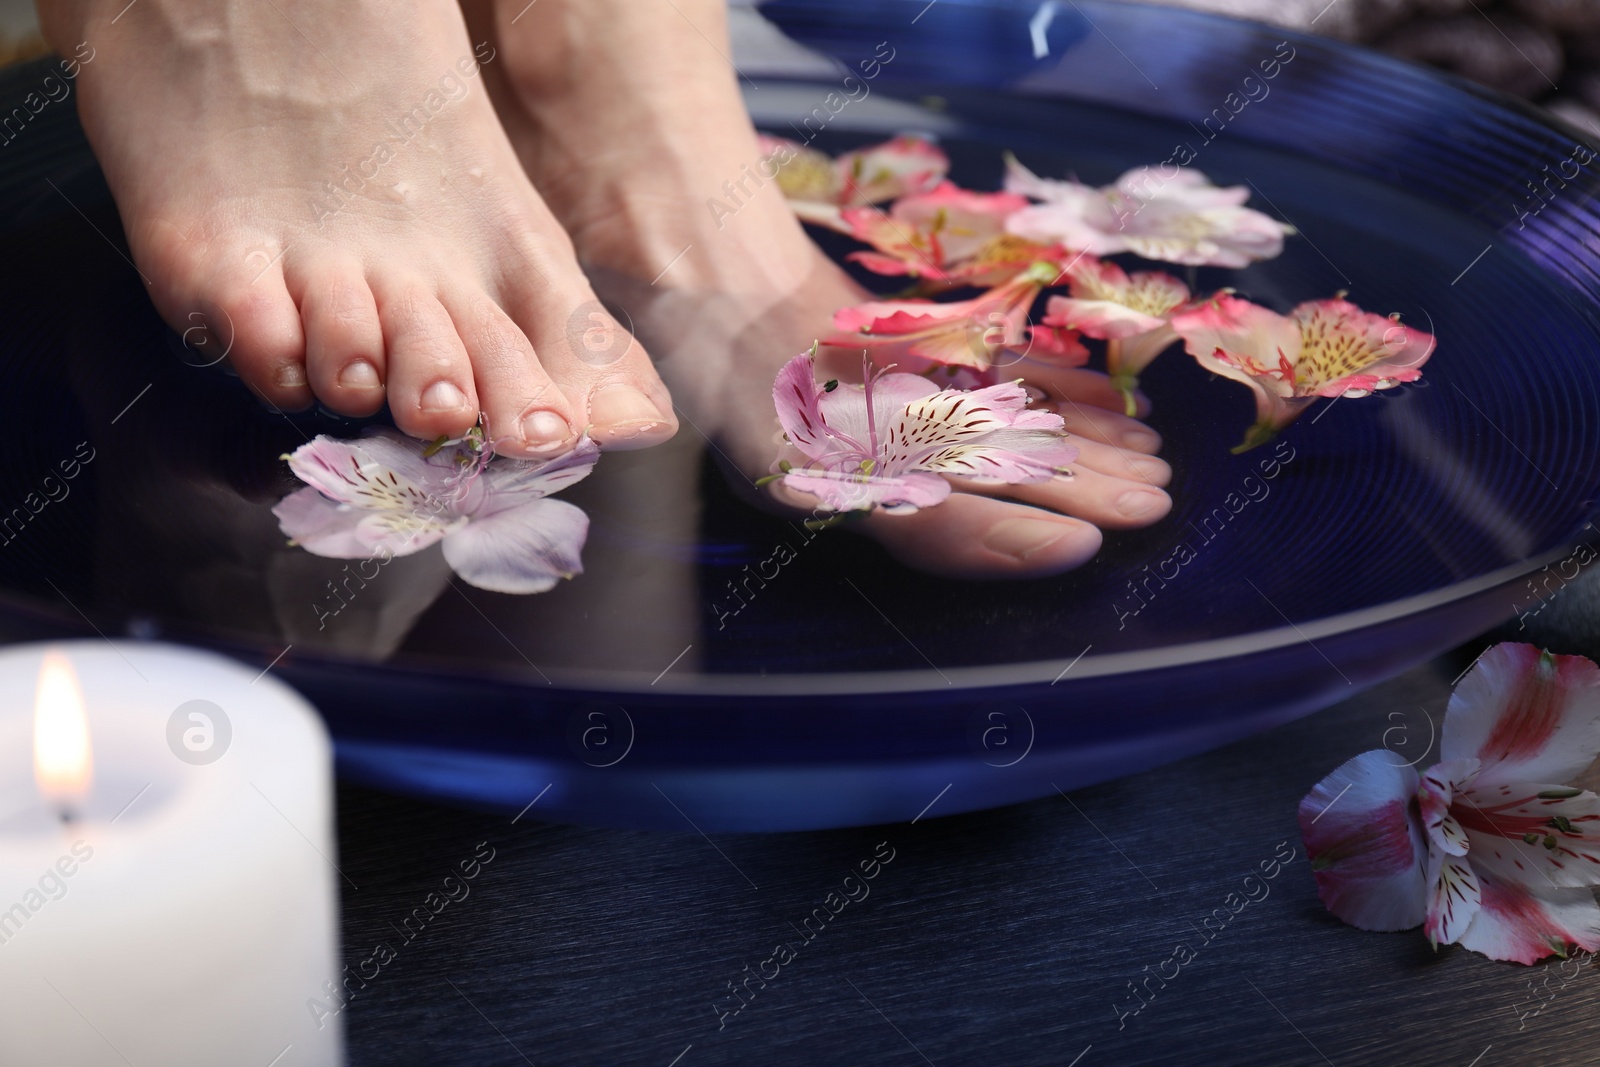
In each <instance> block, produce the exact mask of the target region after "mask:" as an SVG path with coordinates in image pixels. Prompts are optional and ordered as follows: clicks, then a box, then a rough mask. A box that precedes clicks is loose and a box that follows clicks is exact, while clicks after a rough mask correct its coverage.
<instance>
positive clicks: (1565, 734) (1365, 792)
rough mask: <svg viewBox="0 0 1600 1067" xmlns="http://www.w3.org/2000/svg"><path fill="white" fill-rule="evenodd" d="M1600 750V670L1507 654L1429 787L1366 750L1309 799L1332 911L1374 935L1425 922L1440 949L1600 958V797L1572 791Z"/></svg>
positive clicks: (1481, 684)
mask: <svg viewBox="0 0 1600 1067" xmlns="http://www.w3.org/2000/svg"><path fill="white" fill-rule="evenodd" d="M1596 752H1600V668H1596V667H1595V665H1594V664H1593V663H1592V662H1590V661H1589V660H1587V659H1585V658H1583V657H1582V656H1552V655H1551V654H1550V653H1548V652H1540V651H1539V650H1538V649H1537V648H1534V647H1533V646H1532V645H1524V644H1501V645H1496V646H1494V647H1493V648H1491V649H1489V650H1488V651H1487V652H1485V653H1484V654H1483V656H1482V657H1480V658H1479V660H1478V662H1477V664H1476V665H1475V666H1474V667H1473V668H1472V670H1471V671H1469V672H1468V674H1467V676H1466V678H1465V679H1463V680H1462V682H1461V684H1460V685H1459V686H1458V687H1457V688H1456V691H1455V692H1454V693H1453V694H1451V697H1450V706H1449V708H1448V710H1447V711H1446V712H1445V718H1444V726H1443V728H1442V729H1441V731H1440V735H1439V755H1440V756H1441V757H1443V759H1442V762H1440V763H1438V764H1436V765H1435V766H1434V767H1433V768H1432V769H1430V770H1429V771H1428V772H1427V773H1426V774H1424V775H1422V776H1421V777H1420V779H1419V777H1418V775H1417V773H1416V772H1415V771H1414V770H1412V769H1411V767H1409V766H1407V765H1405V764H1403V763H1402V762H1401V761H1400V760H1399V758H1398V757H1396V756H1395V754H1394V753H1392V752H1389V751H1387V750H1381V749H1380V750H1378V751H1375V752H1366V753H1363V754H1361V755H1359V756H1357V757H1355V758H1354V759H1352V760H1350V761H1349V762H1347V763H1345V764H1344V765H1343V766H1342V767H1340V768H1339V769H1338V770H1336V771H1334V772H1333V773H1332V774H1330V775H1329V776H1328V777H1327V778H1324V779H1323V780H1322V781H1321V782H1320V783H1318V784H1317V787H1316V788H1315V789H1313V790H1312V791H1311V792H1310V793H1308V794H1306V798H1305V799H1304V800H1302V801H1301V802H1300V813H1299V814H1300V833H1301V836H1302V837H1304V839H1305V843H1306V851H1307V853H1308V854H1309V856H1310V858H1311V869H1312V870H1313V871H1314V872H1315V874H1316V879H1317V891H1318V893H1319V894H1320V895H1321V897H1322V902H1323V903H1324V904H1326V905H1327V907H1328V910H1329V911H1331V912H1333V914H1335V915H1337V916H1338V917H1339V918H1341V919H1343V920H1344V921H1345V922H1347V923H1349V924H1351V925H1352V926H1357V927H1360V928H1361V929H1363V930H1403V929H1409V928H1412V927H1415V926H1417V925H1419V924H1421V926H1422V927H1423V931H1424V932H1425V933H1426V934H1427V936H1428V940H1429V941H1430V942H1432V943H1433V945H1434V946H1435V947H1438V946H1439V945H1450V944H1460V945H1463V946H1464V947H1466V948H1468V949H1471V950H1472V951H1474V952H1481V953H1483V954H1484V955H1486V956H1488V957H1490V958H1491V959H1497V960H1514V961H1516V962H1518V963H1533V962H1534V961H1535V960H1538V959H1542V958H1543V957H1545V956H1549V955H1552V954H1554V955H1560V956H1565V955H1566V954H1567V952H1568V946H1569V945H1577V946H1578V947H1580V948H1582V949H1584V950H1585V951H1588V952H1593V951H1596V950H1597V949H1600V906H1597V905H1596V904H1595V898H1594V894H1593V893H1592V892H1591V890H1590V889H1589V888H1588V887H1589V886H1592V885H1596V884H1600V797H1597V796H1595V794H1593V793H1590V792H1587V791H1585V790H1581V789H1575V788H1572V787H1570V786H1566V785H1546V784H1541V783H1547V782H1555V783H1560V782H1567V781H1570V780H1571V779H1572V778H1574V777H1576V776H1577V775H1578V774H1579V773H1581V772H1582V771H1583V770H1584V768H1586V767H1587V766H1588V765H1589V764H1590V763H1592V762H1593V761H1594V758H1595V754H1596Z"/></svg>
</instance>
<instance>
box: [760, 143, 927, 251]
mask: <svg viewBox="0 0 1600 1067" xmlns="http://www.w3.org/2000/svg"><path fill="white" fill-rule="evenodd" d="M760 145H761V153H762V158H761V164H760V169H761V172H762V173H763V174H766V173H767V172H768V171H769V170H771V169H772V168H773V167H776V169H777V174H776V177H777V182H778V188H779V189H781V190H782V191H783V195H784V197H785V199H787V200H788V201H789V206H790V207H792V208H794V213H795V214H796V215H799V216H800V217H801V218H802V219H804V220H805V221H806V222H811V223H815V224H817V225H819V226H827V227H830V228H832V229H837V230H842V231H844V232H846V233H848V232H850V231H849V228H848V226H847V224H846V223H845V222H844V221H843V216H842V214H841V209H843V208H848V207H862V206H865V205H867V204H881V203H883V202H884V201H886V200H893V199H894V198H896V197H899V196H906V195H909V194H915V193H923V192H927V191H928V190H930V189H933V188H934V187H935V186H937V185H938V184H939V183H940V182H941V181H943V180H944V176H945V172H946V171H948V170H949V169H950V159H949V157H947V156H946V155H945V154H944V151H943V150H942V149H941V148H940V147H939V146H938V145H936V144H934V143H933V142H932V141H930V140H928V139H927V138H926V137H918V136H916V135H915V134H901V135H900V136H898V137H896V138H894V139H892V140H889V141H885V142H883V143H882V144H875V145H869V146H867V147H866V148H858V149H856V150H854V151H851V152H846V153H844V154H843V155H841V156H840V157H839V158H837V159H829V158H828V156H827V155H825V154H824V153H822V152H818V151H817V150H816V149H814V148H806V147H805V146H804V145H800V144H797V143H795V142H794V141H789V140H785V139H784V138H782V137H769V136H767V135H765V134H762V135H761V137H760Z"/></svg>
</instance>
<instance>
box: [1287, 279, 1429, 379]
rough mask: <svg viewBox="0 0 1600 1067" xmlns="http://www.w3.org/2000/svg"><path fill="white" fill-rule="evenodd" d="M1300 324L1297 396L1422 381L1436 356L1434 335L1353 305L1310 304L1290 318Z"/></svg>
mask: <svg viewBox="0 0 1600 1067" xmlns="http://www.w3.org/2000/svg"><path fill="white" fill-rule="evenodd" d="M1289 317H1290V318H1291V319H1293V320H1294V321H1295V322H1297V323H1299V325H1300V331H1301V339H1302V340H1301V348H1300V355H1299V358H1298V359H1296V360H1295V391H1296V392H1297V393H1299V394H1302V395H1304V394H1308V393H1316V394H1317V395H1319V396H1340V395H1342V394H1343V393H1345V392H1347V391H1349V390H1356V391H1358V392H1360V393H1362V394H1365V393H1369V392H1371V391H1373V390H1374V389H1386V388H1388V387H1389V386H1392V385H1395V384H1396V383H1398V382H1410V381H1415V380H1416V379H1418V378H1420V377H1422V365H1423V364H1424V363H1426V362H1427V361H1428V357H1429V356H1430V355H1432V354H1433V349H1434V339H1433V336H1432V335H1431V334H1426V333H1423V332H1422V331H1421V330H1414V329H1412V328H1411V327H1409V326H1405V325H1402V324H1401V323H1400V322H1399V321H1397V320H1395V319H1391V318H1385V317H1384V316H1382V315H1373V314H1371V313H1369V312H1366V311H1363V310H1361V309H1360V308H1359V307H1356V305H1354V304H1352V303H1350V302H1349V301H1348V300H1343V299H1334V300H1311V301H1307V302H1306V303H1304V304H1301V305H1299V306H1298V307H1296V308H1295V309H1294V310H1293V311H1291V312H1290V313H1289Z"/></svg>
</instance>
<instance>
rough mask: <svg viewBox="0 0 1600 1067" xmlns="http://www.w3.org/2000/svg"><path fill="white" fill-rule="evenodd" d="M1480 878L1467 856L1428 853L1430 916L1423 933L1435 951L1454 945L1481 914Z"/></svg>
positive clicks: (1436, 850)
mask: <svg viewBox="0 0 1600 1067" xmlns="http://www.w3.org/2000/svg"><path fill="white" fill-rule="evenodd" d="M1480 895H1481V894H1480V889H1479V886H1478V875H1477V873H1476V872H1475V871H1473V869H1472V864H1471V863H1470V862H1468V860H1467V858H1466V857H1465V856H1452V855H1449V854H1448V853H1446V852H1443V851H1441V850H1439V849H1437V848H1430V849H1428V914H1427V917H1426V918H1425V919H1424V920H1423V922H1422V932H1423V933H1424V934H1426V935H1428V940H1429V941H1430V942H1432V944H1433V947H1434V948H1438V947H1439V946H1440V945H1453V944H1455V943H1456V942H1457V941H1458V940H1460V938H1461V935H1462V934H1463V933H1464V932H1465V931H1466V929H1467V924H1468V923H1470V922H1472V918H1473V916H1475V915H1477V913H1478V905H1479V901H1480Z"/></svg>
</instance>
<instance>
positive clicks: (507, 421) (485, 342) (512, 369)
mask: <svg viewBox="0 0 1600 1067" xmlns="http://www.w3.org/2000/svg"><path fill="white" fill-rule="evenodd" d="M445 302H446V306H447V307H448V309H449V310H450V313H451V317H452V318H453V319H454V320H455V324H456V328H457V330H458V331H459V332H460V334H461V339H462V341H463V342H465V344H466V348H467V355H468V356H469V357H470V358H471V360H472V378H473V382H474V385H475V386H476V389H477V393H478V397H479V398H480V402H481V403H482V405H483V420H484V428H485V431H486V432H487V434H488V436H489V440H490V441H491V442H493V444H494V448H495V450H496V451H497V452H502V453H505V454H508V455H522V456H528V457H538V456H551V455H556V454H558V453H561V452H565V451H569V450H570V449H571V448H572V446H573V445H575V444H576V443H577V440H578V434H579V431H580V430H581V428H582V427H581V423H579V421H578V419H577V418H576V417H575V415H574V413H573V411H572V405H571V404H570V403H569V402H568V399H567V397H566V395H565V394H564V393H563V392H562V390H561V388H560V387H559V386H558V385H556V383H555V382H554V381H552V380H551V378H550V376H549V375H548V374H546V373H545V371H544V368H543V367H542V366H541V365H540V362H539V359H538V358H537V357H536V355H535V352H534V347H533V344H532V343H531V342H530V341H529V340H528V338H527V336H526V335H525V334H524V333H523V332H522V331H521V330H520V329H518V328H517V325H516V323H514V322H512V321H511V318H510V316H508V315H507V314H506V313H505V312H504V311H502V310H501V309H500V307H499V305H497V304H496V303H495V302H494V301H493V300H491V299H490V298H489V297H488V295H487V294H485V293H481V292H480V293H475V294H472V295H470V296H459V295H458V296H447V297H446V301H445Z"/></svg>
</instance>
